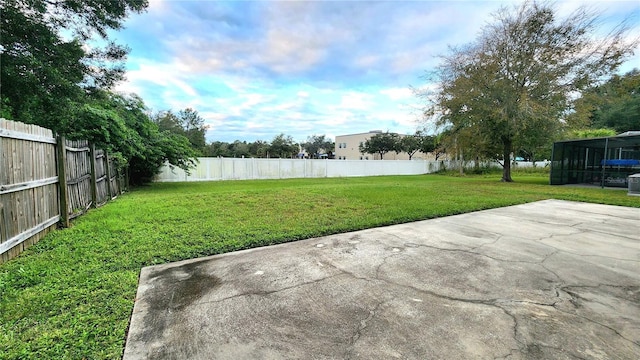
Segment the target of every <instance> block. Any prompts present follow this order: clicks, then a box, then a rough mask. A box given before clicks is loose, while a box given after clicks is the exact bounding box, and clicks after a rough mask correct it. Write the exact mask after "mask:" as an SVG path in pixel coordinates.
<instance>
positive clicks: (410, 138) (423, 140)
mask: <svg viewBox="0 0 640 360" xmlns="http://www.w3.org/2000/svg"><path fill="white" fill-rule="evenodd" d="M439 139H440V138H439V137H437V136H432V135H427V134H426V133H425V132H424V131H422V130H418V131H416V133H415V134H413V135H404V136H402V135H399V134H396V133H390V132H388V131H387V132H385V133H380V134H376V135H373V136H372V137H370V138H369V139H368V140H366V141H365V142H363V143H362V144H360V146H359V150H360V152H361V153H363V154H378V155H380V159H384V155H385V154H386V153H388V152H392V151H393V152H395V153H396V154H399V153H401V152H405V153H407V154H408V155H409V160H411V159H412V158H413V156H414V155H415V154H416V153H417V152H422V153H423V154H427V153H430V152H435V156H436V160H437V159H438V157H439V156H440V155H441V154H442V153H443V152H444V149H440V142H439Z"/></svg>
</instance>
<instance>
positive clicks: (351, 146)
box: [334, 130, 435, 160]
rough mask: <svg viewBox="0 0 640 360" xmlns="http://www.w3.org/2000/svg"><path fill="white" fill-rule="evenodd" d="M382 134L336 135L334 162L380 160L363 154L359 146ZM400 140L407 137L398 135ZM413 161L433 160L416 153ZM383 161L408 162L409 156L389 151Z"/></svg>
mask: <svg viewBox="0 0 640 360" xmlns="http://www.w3.org/2000/svg"><path fill="white" fill-rule="evenodd" d="M377 134H382V130H371V131H369V132H366V133H360V134H350V135H338V136H336V151H335V153H334V154H335V158H336V160H380V154H363V153H361V152H360V144H364V142H365V141H367V140H369V139H370V138H371V137H372V136H374V135H377ZM398 135H399V136H400V137H401V138H402V137H405V136H407V135H403V134H398ZM412 159H413V160H435V158H434V157H433V155H431V154H424V153H423V152H420V151H418V152H416V153H415V154H413V157H412ZM384 160H409V154H407V153H406V152H401V153H396V152H395V151H390V152H388V153H386V154H384Z"/></svg>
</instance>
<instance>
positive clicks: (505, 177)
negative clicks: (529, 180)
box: [500, 139, 513, 182]
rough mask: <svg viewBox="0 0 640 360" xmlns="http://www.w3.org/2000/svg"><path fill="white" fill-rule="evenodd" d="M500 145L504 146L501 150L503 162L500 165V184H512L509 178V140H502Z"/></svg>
mask: <svg viewBox="0 0 640 360" xmlns="http://www.w3.org/2000/svg"><path fill="white" fill-rule="evenodd" d="M502 144H503V145H504V147H503V149H502V156H503V159H504V160H503V162H504V164H503V165H502V179H500V181H502V182H513V179H512V178H511V140H509V139H503V140H502Z"/></svg>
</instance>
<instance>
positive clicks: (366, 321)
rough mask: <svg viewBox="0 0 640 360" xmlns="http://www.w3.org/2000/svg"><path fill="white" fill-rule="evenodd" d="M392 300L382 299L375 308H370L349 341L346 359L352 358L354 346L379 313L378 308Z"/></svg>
mask: <svg viewBox="0 0 640 360" xmlns="http://www.w3.org/2000/svg"><path fill="white" fill-rule="evenodd" d="M389 301H391V300H385V301H380V302H378V303H377V304H376V306H374V308H373V309H372V310H369V314H368V315H367V317H366V318H365V319H363V320H360V324H359V325H358V328H357V329H356V331H355V333H354V334H353V335H352V336H351V339H350V341H349V348H348V349H347V352H346V354H345V358H346V359H350V358H351V356H352V354H353V351H354V347H355V345H356V342H358V340H359V339H360V337H361V336H362V333H363V331H364V330H365V329H366V328H367V327H368V326H369V322H370V321H371V320H372V319H373V318H374V317H375V316H376V315H377V312H378V309H380V307H381V306H382V305H383V304H385V303H387V302H389Z"/></svg>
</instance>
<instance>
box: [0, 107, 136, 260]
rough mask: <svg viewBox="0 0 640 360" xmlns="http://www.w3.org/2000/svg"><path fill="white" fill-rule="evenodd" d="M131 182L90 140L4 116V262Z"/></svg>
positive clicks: (0, 222)
mask: <svg viewBox="0 0 640 360" xmlns="http://www.w3.org/2000/svg"><path fill="white" fill-rule="evenodd" d="M127 180H128V179H126V171H125V172H123V173H120V172H119V171H118V170H117V168H116V167H115V166H114V164H113V161H110V159H109V156H108V154H107V153H106V152H105V151H103V150H96V149H95V147H94V146H93V145H92V144H89V143H88V142H87V141H83V140H79V141H77V140H76V141H69V140H66V139H65V138H64V137H62V136H58V137H54V134H53V132H52V131H51V130H49V129H46V128H42V127H39V126H36V125H27V124H23V123H20V122H16V121H9V120H5V119H0V263H2V262H5V261H7V260H9V259H11V258H14V257H16V256H17V255H18V254H20V253H21V252H22V251H23V250H24V249H26V248H27V247H29V246H30V245H32V244H35V243H36V242H38V240H40V239H41V238H42V237H44V235H46V234H47V233H48V232H49V231H51V230H53V229H55V227H56V226H57V225H58V224H60V225H61V226H63V227H68V226H69V221H70V220H71V219H73V218H74V217H77V216H79V215H81V214H83V213H85V212H86V211H87V210H88V209H89V208H90V207H97V206H100V205H102V204H104V203H105V202H107V201H108V200H110V199H113V198H114V197H115V196H117V195H118V194H119V193H121V192H123V191H125V190H126V189H127V188H126V184H128V181H127Z"/></svg>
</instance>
